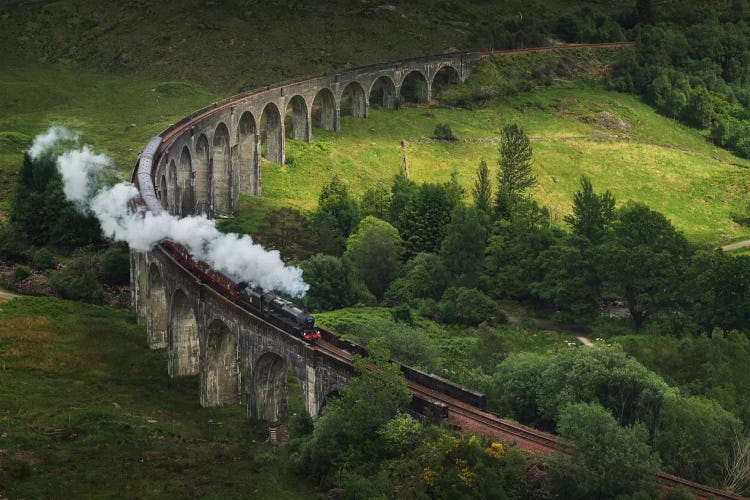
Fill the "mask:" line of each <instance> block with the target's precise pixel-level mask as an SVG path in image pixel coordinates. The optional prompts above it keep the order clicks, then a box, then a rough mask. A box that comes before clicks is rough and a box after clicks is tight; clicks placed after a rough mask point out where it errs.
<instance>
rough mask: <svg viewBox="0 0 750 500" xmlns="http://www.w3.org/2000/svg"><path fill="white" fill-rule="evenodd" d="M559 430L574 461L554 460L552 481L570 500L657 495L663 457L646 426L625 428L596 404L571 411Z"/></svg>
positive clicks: (565, 413)
mask: <svg viewBox="0 0 750 500" xmlns="http://www.w3.org/2000/svg"><path fill="white" fill-rule="evenodd" d="M557 430H558V432H559V433H560V436H561V437H562V438H563V439H566V440H567V441H569V442H571V443H572V445H573V449H572V453H571V455H570V458H552V459H551V460H550V466H551V467H550V469H551V471H550V478H551V480H552V483H553V484H554V485H555V486H556V487H557V488H556V491H558V492H559V493H560V494H561V496H562V497H564V498H624V497H626V496H628V495H634V494H637V493H642V492H650V493H651V494H654V493H656V491H654V490H655V489H656V484H655V483H654V481H653V477H654V474H656V471H657V470H659V457H658V456H657V455H656V454H655V453H654V452H653V451H651V448H649V446H648V444H647V440H648V433H647V432H646V429H644V428H643V426H642V425H639V424H636V425H633V426H632V427H620V425H619V424H618V423H617V421H616V420H615V419H614V417H612V415H611V414H610V413H609V412H608V411H607V410H605V409H604V408H602V407H601V406H599V405H598V404H596V403H577V404H572V405H569V406H567V407H566V408H564V409H563V411H562V413H561V414H560V422H559V424H558V426H557Z"/></svg>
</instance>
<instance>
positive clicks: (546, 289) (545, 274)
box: [530, 236, 601, 321]
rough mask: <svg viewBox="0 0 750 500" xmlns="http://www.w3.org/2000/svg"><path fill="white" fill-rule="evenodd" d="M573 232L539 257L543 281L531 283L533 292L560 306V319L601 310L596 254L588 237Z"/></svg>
mask: <svg viewBox="0 0 750 500" xmlns="http://www.w3.org/2000/svg"><path fill="white" fill-rule="evenodd" d="M581 239H582V238H580V237H576V236H570V237H567V238H562V239H559V240H556V241H555V242H554V243H553V244H552V245H551V246H550V247H549V248H547V249H546V250H544V251H542V252H541V253H540V254H539V257H538V258H537V259H536V266H537V268H538V269H539V271H540V276H541V281H536V282H534V283H532V284H531V285H530V290H531V292H532V293H533V294H534V295H535V296H536V297H539V298H540V299H542V300H543V301H545V302H551V303H552V304H554V305H556V306H557V307H558V308H559V318H558V319H559V320H561V321H580V320H583V319H591V318H593V317H595V316H596V314H597V312H598V307H599V302H600V299H601V279H600V277H599V274H598V272H597V269H596V265H595V254H594V251H593V249H592V247H591V245H590V244H588V241H587V240H586V241H585V242H582V241H581Z"/></svg>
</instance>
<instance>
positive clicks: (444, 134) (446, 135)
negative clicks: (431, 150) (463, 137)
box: [432, 123, 458, 141]
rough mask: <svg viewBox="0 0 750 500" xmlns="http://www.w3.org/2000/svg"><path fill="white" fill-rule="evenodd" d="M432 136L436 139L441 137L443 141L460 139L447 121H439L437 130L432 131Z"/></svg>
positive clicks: (436, 126)
mask: <svg viewBox="0 0 750 500" xmlns="http://www.w3.org/2000/svg"><path fill="white" fill-rule="evenodd" d="M432 136H433V137H434V138H435V139H439V140H442V141H455V140H458V139H457V137H456V136H455V135H453V131H452V130H451V126H450V125H448V124H447V123H438V124H437V125H435V131H434V132H433V133H432Z"/></svg>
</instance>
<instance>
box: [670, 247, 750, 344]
mask: <svg viewBox="0 0 750 500" xmlns="http://www.w3.org/2000/svg"><path fill="white" fill-rule="evenodd" d="M686 274H687V275H686V279H685V281H684V283H685V285H686V286H685V287H684V289H683V291H682V293H683V294H684V295H685V296H686V298H687V301H688V303H689V310H690V316H691V318H692V320H693V321H694V322H695V323H696V324H697V325H699V326H700V327H701V328H702V330H703V331H704V332H707V333H708V332H711V331H713V330H714V328H720V329H722V330H727V331H728V330H733V329H738V330H739V329H745V328H747V318H750V257H747V256H738V257H732V256H731V255H727V254H726V253H724V252H721V251H719V250H717V251H714V252H696V253H695V254H694V255H693V257H692V259H691V261H690V266H689V268H688V270H687V273H686Z"/></svg>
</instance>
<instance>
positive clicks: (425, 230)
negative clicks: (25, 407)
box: [392, 183, 457, 256]
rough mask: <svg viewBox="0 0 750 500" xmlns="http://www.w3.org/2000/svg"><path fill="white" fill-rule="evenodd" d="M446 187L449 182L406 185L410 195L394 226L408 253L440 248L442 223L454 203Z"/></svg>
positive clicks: (442, 230) (453, 194) (442, 233)
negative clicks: (415, 186)
mask: <svg viewBox="0 0 750 500" xmlns="http://www.w3.org/2000/svg"><path fill="white" fill-rule="evenodd" d="M449 187H450V183H448V184H422V185H421V186H419V187H418V188H416V189H411V188H410V189H409V192H410V194H411V197H410V198H408V200H407V202H406V203H405V204H404V207H403V210H402V211H401V212H400V214H399V217H398V223H397V226H396V227H398V231H399V233H400V234H401V238H403V240H404V248H405V250H406V254H407V255H409V256H413V255H416V254H418V253H420V252H427V253H431V252H435V251H436V250H437V249H438V248H440V243H441V242H442V240H443V236H444V235H445V225H446V224H447V223H448V222H449V221H450V214H451V211H452V210H453V207H454V206H455V204H456V203H457V200H456V199H455V193H454V192H452V191H451V190H450V189H449ZM395 188H396V186H395V185H394V189H395ZM398 189H403V188H400V187H399V188H398ZM398 195H399V196H400V193H398ZM396 197H397V193H394V203H395V202H396ZM399 201H400V200H399ZM392 207H393V205H392ZM392 210H393V208H392Z"/></svg>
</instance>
